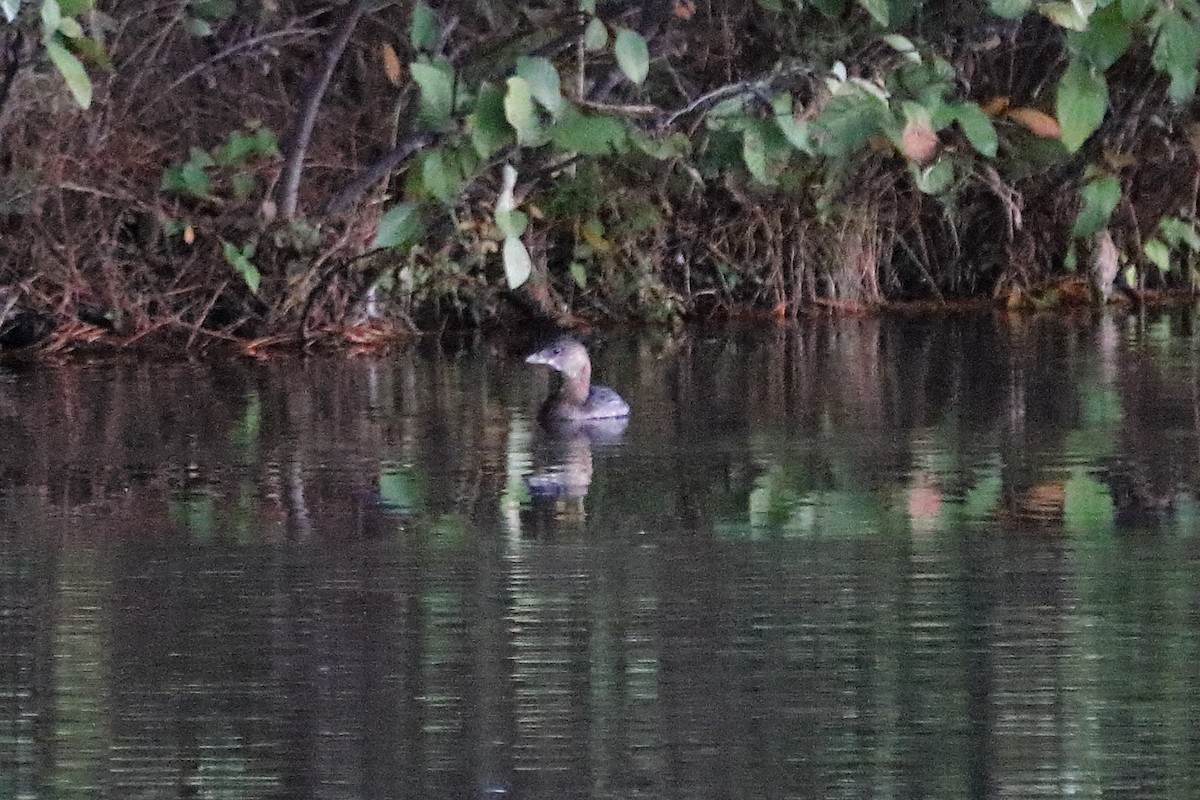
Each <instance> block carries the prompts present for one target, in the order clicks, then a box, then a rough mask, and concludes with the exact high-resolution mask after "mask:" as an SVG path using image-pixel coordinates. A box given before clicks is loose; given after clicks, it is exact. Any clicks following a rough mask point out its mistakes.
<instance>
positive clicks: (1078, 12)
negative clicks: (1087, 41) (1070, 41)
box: [1038, 2, 1091, 31]
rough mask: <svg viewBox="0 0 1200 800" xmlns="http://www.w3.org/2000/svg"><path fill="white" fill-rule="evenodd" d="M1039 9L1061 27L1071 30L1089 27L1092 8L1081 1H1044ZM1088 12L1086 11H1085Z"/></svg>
mask: <svg viewBox="0 0 1200 800" xmlns="http://www.w3.org/2000/svg"><path fill="white" fill-rule="evenodd" d="M1038 11H1040V12H1042V15H1043V16H1045V17H1046V18H1047V19H1049V20H1050V21H1051V22H1053V23H1054V24H1055V25H1057V26H1058V27H1060V28H1066V29H1067V30H1069V31H1082V30H1085V29H1086V28H1087V24H1088V15H1089V14H1090V13H1091V10H1090V8H1088V7H1087V6H1086V5H1082V4H1079V3H1075V2H1071V3H1059V2H1054V3H1042V4H1040V5H1039V6H1038ZM1085 12H1086V13H1085Z"/></svg>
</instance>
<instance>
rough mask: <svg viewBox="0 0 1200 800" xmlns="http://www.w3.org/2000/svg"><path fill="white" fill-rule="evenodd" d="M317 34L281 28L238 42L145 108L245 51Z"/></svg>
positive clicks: (305, 30)
mask: <svg viewBox="0 0 1200 800" xmlns="http://www.w3.org/2000/svg"><path fill="white" fill-rule="evenodd" d="M316 33H318V31H317V29H316V28H281V29H279V30H277V31H268V32H267V33H263V34H259V35H258V36H252V37H250V38H249V39H244V40H243V41H240V42H238V43H237V44H233V45H230V46H229V47H226V48H225V49H224V50H222V51H221V52H219V53H215V54H213V55H212V56H210V57H208V58H206V59H204V60H203V61H201V62H200V63H199V64H197V65H196V66H194V67H192V68H191V69H189V70H188V71H187V72H185V73H183V74H182V75H180V76H179V77H178V78H176V79H175V80H173V81H171V83H170V85H169V86H167V88H166V89H163V90H162V91H161V92H159V93H158V94H156V95H155V96H154V98H153V99H152V100H151V101H150V102H149V103H147V104H146V105H145V106H144V108H149V107H150V106H153V105H155V104H157V103H159V102H160V101H161V100H162V99H163V98H164V97H169V96H170V95H173V94H174V93H175V90H176V89H178V88H179V87H180V86H182V85H183V84H185V83H187V82H188V81H190V80H191V79H192V78H194V77H196V76H197V75H199V74H200V73H202V72H204V71H206V70H208V69H210V68H211V67H214V66H216V65H217V64H219V63H220V62H222V61H224V60H225V59H227V58H232V57H233V56H235V55H237V54H238V53H240V52H242V51H243V50H249V49H251V48H254V47H258V46H259V45H261V44H264V43H266V42H269V41H272V40H274V39H287V38H290V37H293V36H294V37H296V38H304V37H307V36H313V35H315V34H316Z"/></svg>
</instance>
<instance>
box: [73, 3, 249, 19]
mask: <svg viewBox="0 0 1200 800" xmlns="http://www.w3.org/2000/svg"><path fill="white" fill-rule="evenodd" d="M59 4H60V5H61V4H62V0H59ZM188 10H189V11H190V12H191V13H192V14H194V15H195V16H197V17H200V18H202V19H210V20H214V21H217V22H221V21H224V20H227V19H229V18H230V17H232V16H233V13H234V12H235V11H237V4H236V3H235V2H233V0H200V1H199V2H195V0H193V2H191V3H190V4H189V5H188Z"/></svg>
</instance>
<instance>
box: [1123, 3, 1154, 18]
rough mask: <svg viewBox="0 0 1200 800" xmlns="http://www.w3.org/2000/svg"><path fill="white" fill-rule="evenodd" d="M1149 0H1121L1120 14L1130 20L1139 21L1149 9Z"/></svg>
mask: <svg viewBox="0 0 1200 800" xmlns="http://www.w3.org/2000/svg"><path fill="white" fill-rule="evenodd" d="M1150 3H1151V0H1121V16H1123V17H1125V19H1127V20H1129V21H1130V22H1141V21H1142V17H1144V16H1146V12H1147V11H1149V10H1150Z"/></svg>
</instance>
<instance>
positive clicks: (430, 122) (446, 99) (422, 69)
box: [409, 61, 454, 131]
mask: <svg viewBox="0 0 1200 800" xmlns="http://www.w3.org/2000/svg"><path fill="white" fill-rule="evenodd" d="M409 71H410V72H411V73H412V77H413V80H414V81H416V83H417V86H419V87H420V89H421V98H420V101H419V102H418V104H417V119H418V120H420V121H421V122H422V123H424V125H425V126H426V127H428V128H431V129H432V130H435V131H442V130H445V129H446V128H447V127H449V125H450V117H451V115H452V114H453V113H454V71H453V69H452V68H451V67H450V65H449V64H444V63H443V64H433V63H430V62H428V61H414V62H413V63H412V64H410V65H409Z"/></svg>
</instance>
